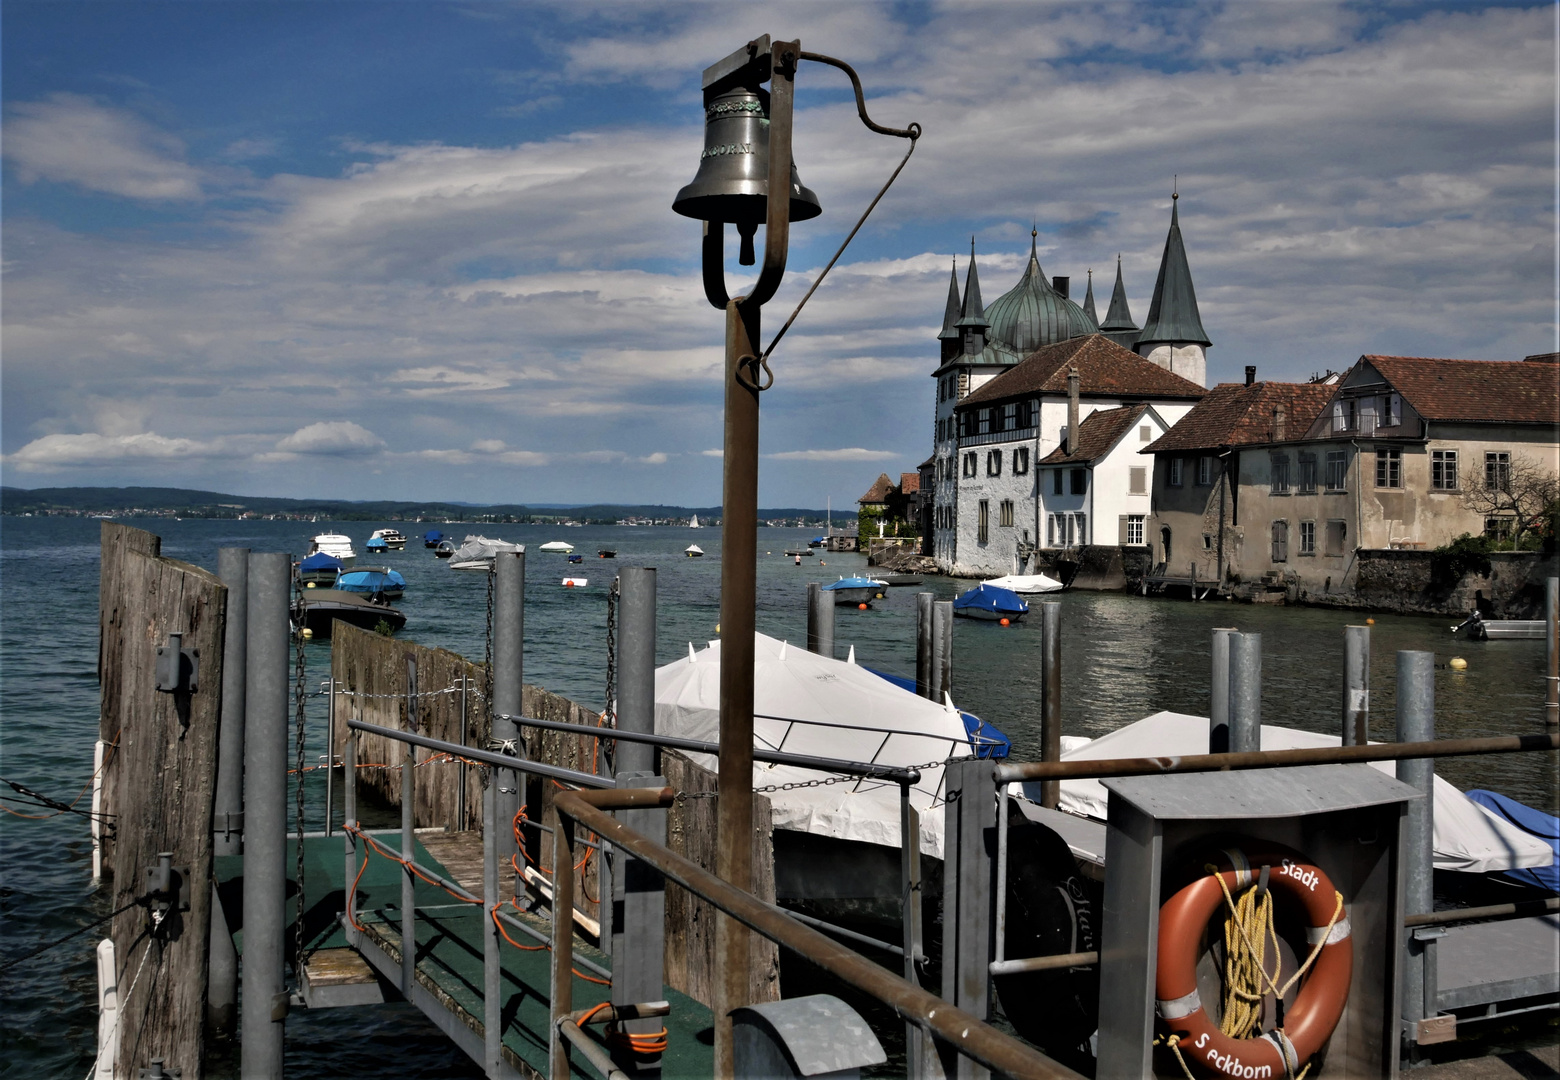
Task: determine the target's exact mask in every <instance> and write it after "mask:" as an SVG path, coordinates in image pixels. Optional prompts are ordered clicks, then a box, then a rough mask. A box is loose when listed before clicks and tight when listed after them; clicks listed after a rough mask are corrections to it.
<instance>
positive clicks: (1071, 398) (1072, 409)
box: [1067, 368, 1078, 457]
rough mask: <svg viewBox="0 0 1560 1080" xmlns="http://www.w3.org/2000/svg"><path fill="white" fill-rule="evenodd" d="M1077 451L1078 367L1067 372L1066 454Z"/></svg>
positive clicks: (1070, 454) (1071, 454) (1069, 454)
mask: <svg viewBox="0 0 1560 1080" xmlns="http://www.w3.org/2000/svg"><path fill="white" fill-rule="evenodd" d="M1077 452H1078V369H1077V368H1070V369H1069V370H1068V372H1067V456H1068V457H1072V456H1073V455H1074V454H1076V453H1077Z"/></svg>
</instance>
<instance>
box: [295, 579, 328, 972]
mask: <svg viewBox="0 0 1560 1080" xmlns="http://www.w3.org/2000/svg"><path fill="white" fill-rule="evenodd" d="M294 586H295V588H296V589H297V591H298V603H299V604H302V603H303V585H302V582H301V581H300V580H299V579H297V578H294ZM296 641H297V647H296V648H295V649H294V657H295V659H294V676H293V700H294V702H295V708H294V718H293V728H294V731H293V748H294V756H295V757H296V758H297V764H296V768H297V770H298V772H297V776H298V779H297V782H296V784H295V788H296V791H297V798H296V801H295V812H296V814H297V824H298V857H297V862H296V864H295V865H294V872H295V873H296V875H297V880H298V918H297V919H295V920H294V922H293V926H294V938H295V941H294V944H295V945H296V949H297V952H296V956H297V960H296V970H297V976H298V982H299V984H300V985H302V982H303V912H304V908H305V905H304V892H303V764H304V733H305V731H306V724H305V723H304V720H305V717H306V713H305V709H304V705H305V702H306V701H307V700H308V696H309V695H308V665H307V661H306V659H305V656H304V638H303V634H301V633H300V634H298V635H296ZM327 749H328V748H327Z"/></svg>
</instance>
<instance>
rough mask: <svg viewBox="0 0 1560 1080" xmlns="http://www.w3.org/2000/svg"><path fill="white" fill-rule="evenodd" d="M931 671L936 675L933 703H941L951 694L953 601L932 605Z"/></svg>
mask: <svg viewBox="0 0 1560 1080" xmlns="http://www.w3.org/2000/svg"><path fill="white" fill-rule="evenodd" d="M932 649H933V658H932V670H933V672H934V674H935V675H936V678H935V679H934V680H933V685H934V686H935V687H936V690H937V693H936V697H935V698H933V700H934V701H937V702H942V701H943V700H945V699H946V697H947V695H949V694H951V693H953V601H952V600H937V601H934V602H933V603H932Z"/></svg>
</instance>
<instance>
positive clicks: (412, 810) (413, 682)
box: [401, 651, 422, 1001]
mask: <svg viewBox="0 0 1560 1080" xmlns="http://www.w3.org/2000/svg"><path fill="white" fill-rule="evenodd" d="M421 711H422V709H421V705H420V702H419V701H418V700H417V654H416V653H413V652H410V651H408V652H407V654H406V730H407V731H416V730H417V727H418V723H417V722H418V719H419V717H418V714H419V713H420V712H421ZM401 749H402V751H403V753H402V756H401V858H403V859H405V860H406V863H407V865H405V866H402V867H401V994H402V996H404V997H405V998H406V1000H408V1001H410V1000H412V987H413V986H414V985H415V984H416V982H417V875H415V874H414V873H412V867H411V865H410V864H411V863H412V862H413V860H415V859H416V858H417V747H415V746H413V745H412V744H411V743H402V744H401Z"/></svg>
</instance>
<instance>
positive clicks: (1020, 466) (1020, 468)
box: [1013, 446, 1029, 476]
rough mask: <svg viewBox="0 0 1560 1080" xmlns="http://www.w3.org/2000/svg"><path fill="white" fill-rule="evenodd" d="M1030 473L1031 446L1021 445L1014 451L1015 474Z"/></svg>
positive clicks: (1025, 474) (1023, 474)
mask: <svg viewBox="0 0 1560 1080" xmlns="http://www.w3.org/2000/svg"><path fill="white" fill-rule="evenodd" d="M1028 474H1029V447H1027V446H1020V447H1019V448H1018V449H1017V450H1014V451H1013V475H1014V476H1027V475H1028Z"/></svg>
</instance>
